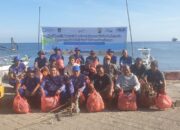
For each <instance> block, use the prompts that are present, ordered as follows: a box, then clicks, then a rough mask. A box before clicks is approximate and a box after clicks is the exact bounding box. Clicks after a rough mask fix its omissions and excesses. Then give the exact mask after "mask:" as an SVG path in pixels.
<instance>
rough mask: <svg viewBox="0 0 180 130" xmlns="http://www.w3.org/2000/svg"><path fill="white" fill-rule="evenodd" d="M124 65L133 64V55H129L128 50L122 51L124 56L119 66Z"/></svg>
mask: <svg viewBox="0 0 180 130" xmlns="http://www.w3.org/2000/svg"><path fill="white" fill-rule="evenodd" d="M124 65H128V66H131V65H132V57H131V56H129V55H128V51H127V50H123V51H122V57H121V58H120V60H119V66H120V67H122V66H124Z"/></svg>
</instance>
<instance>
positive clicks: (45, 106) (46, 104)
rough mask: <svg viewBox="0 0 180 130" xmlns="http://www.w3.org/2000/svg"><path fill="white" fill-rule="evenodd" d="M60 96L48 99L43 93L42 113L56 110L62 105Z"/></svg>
mask: <svg viewBox="0 0 180 130" xmlns="http://www.w3.org/2000/svg"><path fill="white" fill-rule="evenodd" d="M59 101H60V96H59V95H55V96H54V97H46V96H45V93H44V92H42V96H41V111H42V112H48V111H50V110H52V109H53V108H56V107H57V106H58V105H59V104H60V103H59Z"/></svg>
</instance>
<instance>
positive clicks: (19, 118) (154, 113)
mask: <svg viewBox="0 0 180 130" xmlns="http://www.w3.org/2000/svg"><path fill="white" fill-rule="evenodd" d="M167 86H168V87H167V92H168V95H169V96H170V97H171V98H172V99H173V101H176V100H180V81H167ZM10 97H11V98H10ZM11 100H12V96H9V98H8V99H5V100H4V101H7V102H9V101H11ZM4 101H3V104H1V107H0V119H1V121H0V130H14V129H20V130H21V129H22V130H136V129H137V130H152V129H153V130H180V107H175V108H174V109H168V110H166V111H159V110H157V109H140V110H138V111H135V112H120V111H118V110H113V111H108V110H105V111H104V112H100V113H87V112H82V113H80V114H77V115H73V116H68V115H66V114H60V115H59V116H60V121H57V119H56V118H55V116H54V114H52V113H51V114H46V113H41V112H40V111H39V110H33V112H32V113H30V114H14V113H13V112H12V109H11V104H6V107H5V106H2V105H4Z"/></svg>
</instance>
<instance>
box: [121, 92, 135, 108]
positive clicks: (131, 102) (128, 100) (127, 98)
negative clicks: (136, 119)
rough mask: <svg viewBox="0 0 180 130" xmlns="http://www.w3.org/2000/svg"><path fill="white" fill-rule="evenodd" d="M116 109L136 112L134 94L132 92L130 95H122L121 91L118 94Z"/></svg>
mask: <svg viewBox="0 0 180 130" xmlns="http://www.w3.org/2000/svg"><path fill="white" fill-rule="evenodd" d="M118 109H119V110H122V111H135V110H137V104H136V94H135V93H134V91H132V93H124V91H123V90H122V91H120V92H119V97H118Z"/></svg>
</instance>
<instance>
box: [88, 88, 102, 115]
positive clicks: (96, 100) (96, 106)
mask: <svg viewBox="0 0 180 130" xmlns="http://www.w3.org/2000/svg"><path fill="white" fill-rule="evenodd" d="M86 107H87V109H88V111H89V112H100V111H103V110H104V108H105V107H104V102H103V99H102V97H101V95H100V94H99V93H98V92H97V91H95V90H94V91H93V92H92V93H91V94H90V96H89V97H88V99H87V104H86Z"/></svg>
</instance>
